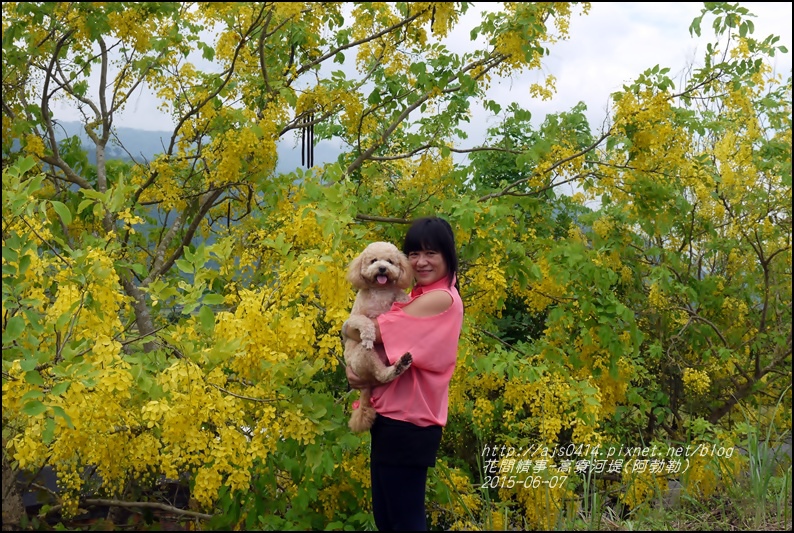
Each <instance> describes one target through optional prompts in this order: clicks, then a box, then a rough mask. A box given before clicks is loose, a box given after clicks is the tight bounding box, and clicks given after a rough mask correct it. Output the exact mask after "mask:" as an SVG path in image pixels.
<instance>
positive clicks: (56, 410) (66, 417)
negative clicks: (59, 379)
mask: <svg viewBox="0 0 794 533" xmlns="http://www.w3.org/2000/svg"><path fill="white" fill-rule="evenodd" d="M51 408H52V414H54V415H55V416H60V417H61V418H63V419H64V420H65V421H66V425H67V426H69V429H74V424H73V423H72V418H71V417H70V416H69V415H67V414H66V411H64V410H63V407H60V406H58V405H53V406H52V407H51Z"/></svg>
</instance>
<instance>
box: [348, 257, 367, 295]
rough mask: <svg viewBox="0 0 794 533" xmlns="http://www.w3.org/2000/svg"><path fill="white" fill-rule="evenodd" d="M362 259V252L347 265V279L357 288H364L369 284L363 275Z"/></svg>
mask: <svg viewBox="0 0 794 533" xmlns="http://www.w3.org/2000/svg"><path fill="white" fill-rule="evenodd" d="M362 260H363V259H362V254H359V255H358V256H356V258H355V259H353V260H352V261H351V262H350V265H348V267H347V281H348V283H350V284H351V285H353V287H355V288H357V289H363V288H365V287H366V286H367V285H366V282H365V281H364V278H363V277H362V276H361V261H362Z"/></svg>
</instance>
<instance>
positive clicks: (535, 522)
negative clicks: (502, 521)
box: [499, 468, 575, 531]
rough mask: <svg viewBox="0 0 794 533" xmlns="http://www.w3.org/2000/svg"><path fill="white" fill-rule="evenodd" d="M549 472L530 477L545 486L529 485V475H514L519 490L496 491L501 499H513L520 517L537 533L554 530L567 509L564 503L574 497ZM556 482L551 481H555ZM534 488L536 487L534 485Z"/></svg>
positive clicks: (566, 487)
mask: <svg viewBox="0 0 794 533" xmlns="http://www.w3.org/2000/svg"><path fill="white" fill-rule="evenodd" d="M552 471H553V469H551V470H550V469H548V468H547V469H546V470H543V471H541V472H538V473H533V474H531V475H532V476H534V477H536V478H537V477H540V478H543V480H544V481H549V483H530V482H527V480H526V478H527V477H528V476H529V475H530V474H526V475H525V474H522V475H520V476H517V481H516V483H517V484H520V485H521V488H520V489H519V490H516V489H515V488H512V489H509V488H507V487H505V488H501V489H499V495H500V496H502V497H503V498H506V499H507V498H511V497H514V498H515V499H516V500H518V502H519V504H520V505H521V507H522V509H523V511H524V516H525V517H526V519H527V521H528V522H529V524H530V527H532V528H533V529H537V530H541V531H544V530H545V531H551V530H553V529H556V527H557V526H558V524H559V523H560V520H561V517H562V516H563V513H564V512H565V509H566V508H567V505H568V502H570V501H571V500H573V499H574V498H575V494H574V492H573V491H572V490H571V489H570V488H569V483H567V480H566V481H565V482H563V481H562V480H561V478H560V476H558V475H552V474H551V473H550V472H552ZM555 477H556V479H553V478H555ZM535 485H537V486H535Z"/></svg>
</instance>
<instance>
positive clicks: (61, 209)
mask: <svg viewBox="0 0 794 533" xmlns="http://www.w3.org/2000/svg"><path fill="white" fill-rule="evenodd" d="M50 203H51V204H52V208H53V209H55V212H56V213H58V216H59V217H61V220H62V221H63V224H64V225H65V226H68V225H69V224H71V223H72V213H71V212H70V211H69V208H68V207H66V204H64V203H63V202H58V201H57V200H52V201H50Z"/></svg>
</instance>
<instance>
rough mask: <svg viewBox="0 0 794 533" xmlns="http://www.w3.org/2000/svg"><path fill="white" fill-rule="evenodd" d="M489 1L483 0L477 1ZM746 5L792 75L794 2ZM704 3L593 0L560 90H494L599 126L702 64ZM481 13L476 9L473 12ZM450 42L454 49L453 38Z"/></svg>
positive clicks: (159, 124) (528, 78)
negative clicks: (659, 70)
mask: <svg viewBox="0 0 794 533" xmlns="http://www.w3.org/2000/svg"><path fill="white" fill-rule="evenodd" d="M485 5H487V4H483V3H476V4H475V7H478V6H485ZM742 5H744V6H746V7H747V8H748V9H749V10H750V11H751V12H752V13H754V14H755V15H757V16H756V18H754V19H753V21H754V24H755V32H754V34H753V35H754V37H756V38H758V39H763V38H765V37H766V36H767V35H769V34H775V35H778V36H780V38H781V40H780V42H779V43H778V44H781V45H783V46H785V47H786V48H787V49H788V50H789V52H788V53H787V54H785V55H783V56H779V57H778V58H777V60H776V70H777V71H778V72H780V73H783V74H784V77H787V76H788V75H789V73H790V72H791V46H792V44H791V25H792V22H791V18H792V13H791V11H792V8H791V5H792V4H791V3H790V2H752V3H751V2H742ZM702 7H703V4H702V3H700V2H678V3H674V2H620V3H618V2H593V3H592V7H591V10H590V13H589V14H588V15H580V14H578V13H577V14H574V15H573V16H572V20H571V25H570V36H571V37H570V39H569V40H567V41H563V42H560V43H557V44H555V45H553V46H552V47H550V51H551V55H550V56H549V57H547V58H546V60H545V61H544V70H545V72H546V73H550V74H553V75H554V76H555V77H556V79H557V94H556V96H555V97H554V98H553V99H552V100H551V101H547V102H541V101H537V100H530V97H529V92H528V88H529V84H530V83H532V82H534V81H537V80H538V73H527V74H523V75H521V76H516V77H514V78H513V79H511V80H505V81H504V82H502V83H501V84H499V85H496V86H494V87H493V88H492V89H491V95H490V96H491V97H492V98H495V99H496V100H497V101H498V102H500V103H501V104H503V107H506V104H507V103H509V102H511V101H518V102H519V103H521V104H522V107H525V108H528V109H529V110H530V111H531V112H532V115H533V123H535V124H538V123H540V122H541V121H542V120H543V118H544V117H545V116H546V114H548V113H553V112H559V111H565V110H569V109H570V108H571V107H572V106H574V105H575V104H576V103H577V102H579V101H583V102H585V104H586V105H587V108H588V112H587V115H588V119H589V120H590V124H591V126H592V127H593V128H594V129H596V128H598V126H599V125H600V124H601V123H602V121H603V119H604V117H605V116H606V115H607V106H608V100H609V95H610V93H612V92H614V91H616V90H619V89H620V88H621V87H622V85H623V84H624V83H626V82H629V81H631V80H633V79H635V78H636V77H637V76H638V75H639V74H640V73H641V72H642V71H644V70H645V69H647V68H650V67H653V66H654V65H657V64H658V65H660V66H662V67H669V68H670V69H671V71H670V76H671V78H672V79H673V80H676V79H677V75H678V74H680V73H681V72H682V71H683V70H684V69H685V67H687V65H690V64H691V63H692V62H693V61H695V62H697V63H700V61H701V57H702V55H703V52H704V50H705V44H706V43H707V42H709V41H713V40H714V36H713V34H712V32H711V24H710V19H709V21H708V22H705V23H704V24H703V25H702V34H703V36H702V37H701V38H700V39H695V38H692V37H690V35H689V25H690V23H691V21H692V19H693V18H694V17H696V16H697V15H699V14H700V11H701V9H702ZM475 13H476V11H475V9H472V10H470V11H469V13H467V15H466V16H467V17H468V16H474V15H475ZM469 27H471V26H469ZM462 34H463V35H465V36H467V35H468V30H465V29H462ZM466 39H468V37H466ZM449 46H450V47H451V48H453V50H454V44H453V43H449ZM351 57H352V56H351ZM61 113H64V114H61ZM56 115H58V117H59V118H61V119H63V120H76V119H77V115H75V114H71V113H69V114H67V113H66V112H65V111H63V110H57V111H56ZM70 115H71V116H70ZM494 120H495V119H494ZM472 123H473V124H474V126H472V127H473V128H477V129H478V130H479V131H483V128H482V120H473V121H472ZM116 125H117V126H124V127H130V128H137V129H143V130H155V131H167V130H170V129H172V128H173V126H172V124H171V122H170V120H169V118H168V117H167V116H164V115H162V114H161V113H160V112H159V111H157V109H156V103H155V101H154V99H153V98H152V97H151V96H149V95H147V94H146V93H145V92H143V91H139V92H138V94H136V95H134V96H133V97H132V98H131V102H130V104H129V105H128V107H127V109H126V111H125V112H124V114H123V115H121V116H120V117H118V118H117V120H116ZM470 140H471V141H472V142H476V141H475V139H473V138H472V139H470ZM317 162H318V163H320V161H317Z"/></svg>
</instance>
